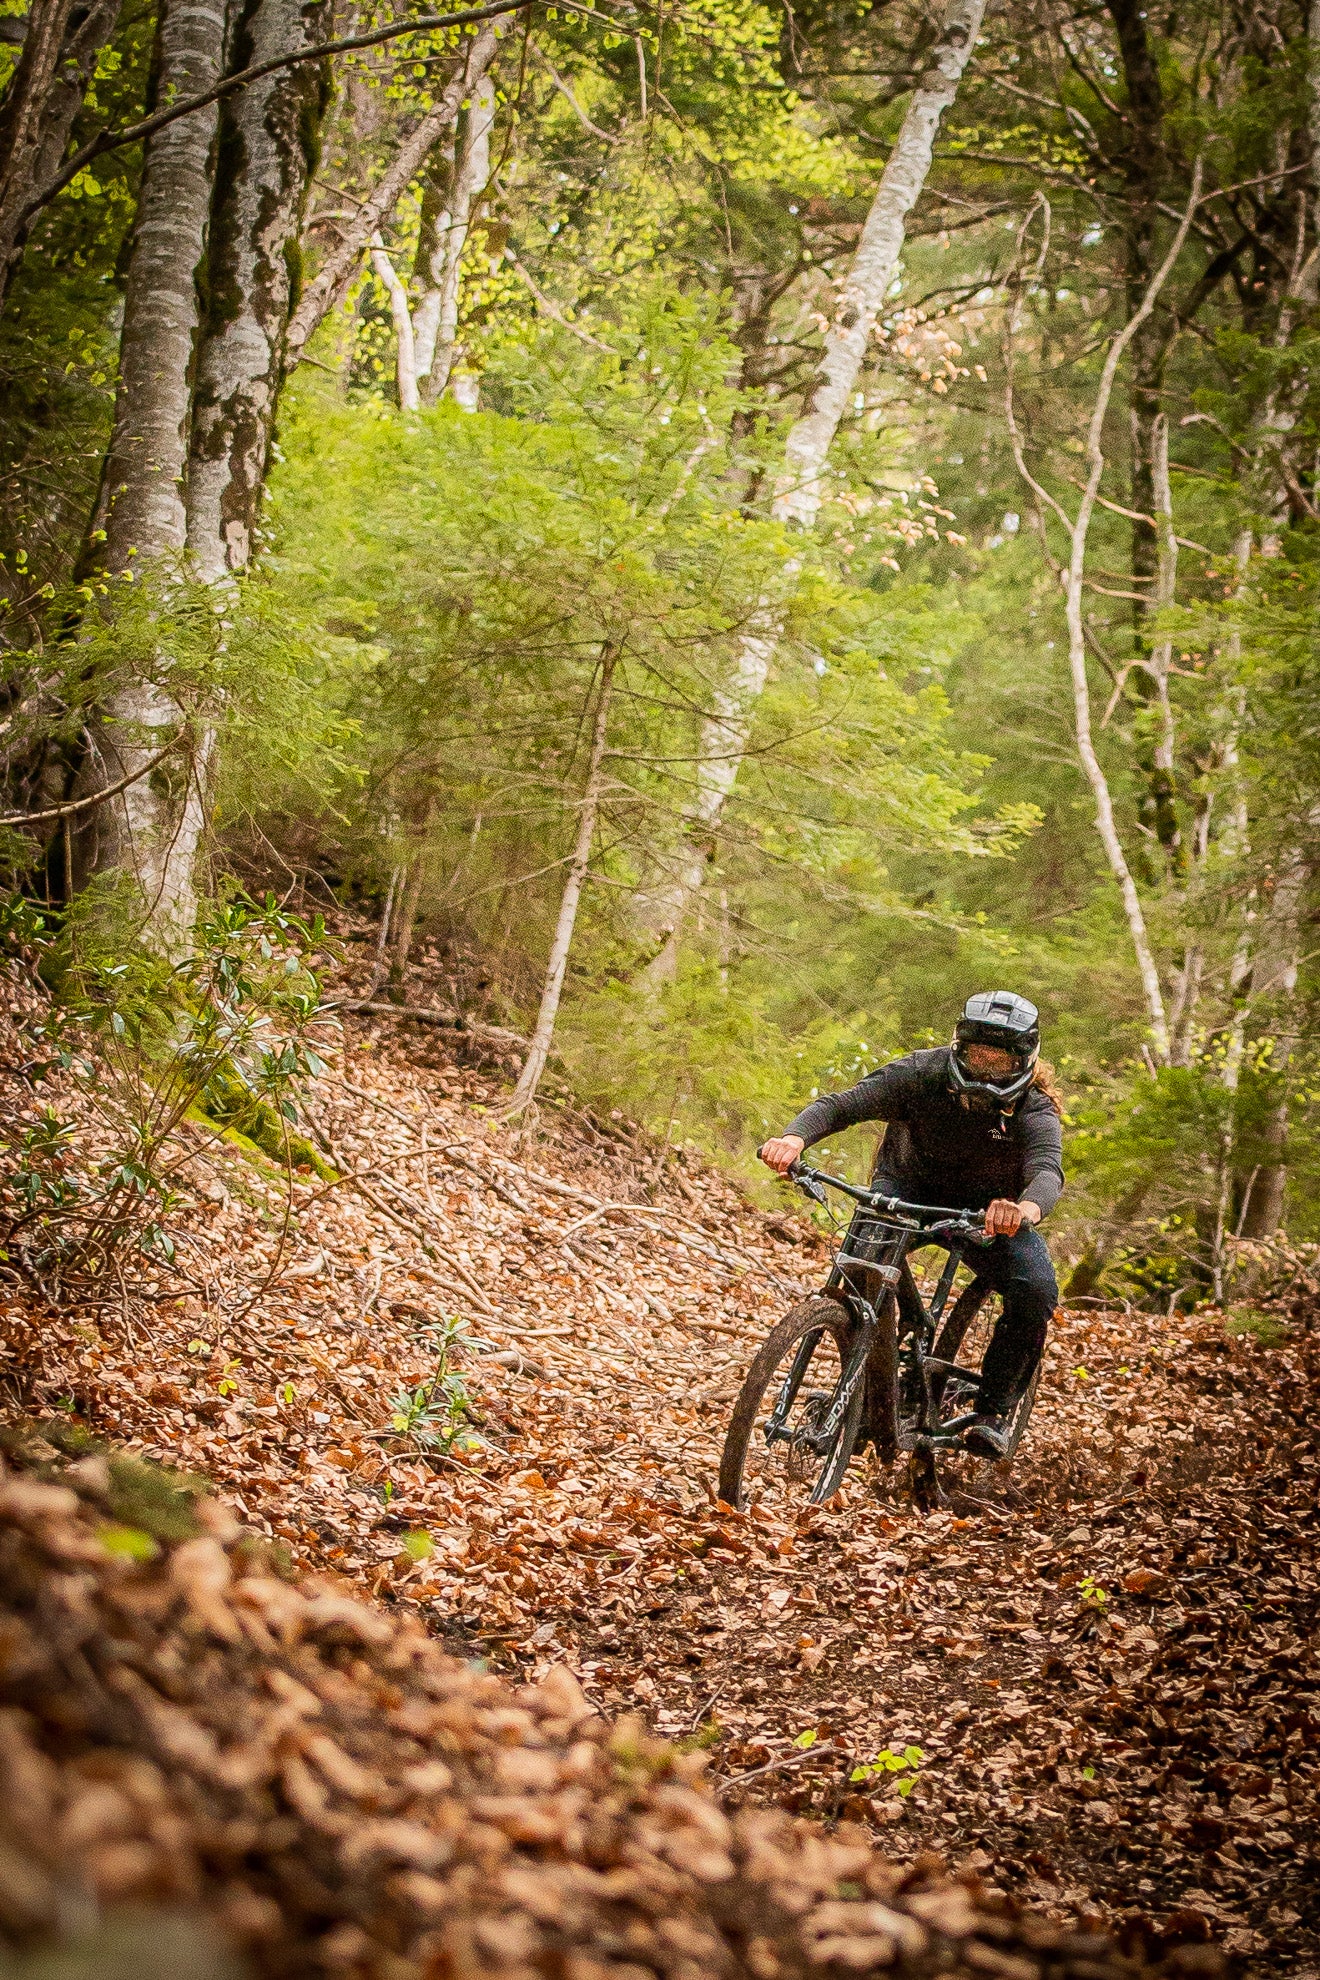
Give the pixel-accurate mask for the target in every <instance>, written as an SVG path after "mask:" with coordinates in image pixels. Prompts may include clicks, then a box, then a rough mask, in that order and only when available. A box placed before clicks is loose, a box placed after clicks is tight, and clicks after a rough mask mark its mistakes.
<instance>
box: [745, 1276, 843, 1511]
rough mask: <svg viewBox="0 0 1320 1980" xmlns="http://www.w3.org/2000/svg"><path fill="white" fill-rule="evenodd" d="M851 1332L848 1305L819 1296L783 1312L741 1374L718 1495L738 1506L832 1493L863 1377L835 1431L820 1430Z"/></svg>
mask: <svg viewBox="0 0 1320 1980" xmlns="http://www.w3.org/2000/svg"><path fill="white" fill-rule="evenodd" d="M855 1334H856V1328H855V1325H854V1323H853V1321H852V1319H851V1317H850V1316H849V1314H848V1311H847V1308H846V1307H844V1306H842V1305H840V1303H839V1301H838V1300H837V1299H829V1298H826V1297H825V1296H824V1295H817V1296H816V1297H815V1298H812V1299H804V1300H803V1301H802V1303H801V1304H800V1305H799V1306H795V1307H793V1309H792V1310H791V1312H789V1313H786V1314H785V1315H784V1318H783V1319H782V1320H781V1321H780V1322H779V1325H778V1326H777V1327H776V1328H775V1329H774V1332H773V1333H772V1334H771V1335H770V1337H769V1339H768V1340H767V1341H766V1344H765V1346H764V1347H763V1348H762V1349H761V1351H760V1353H759V1354H758V1355H757V1357H756V1359H755V1361H754V1362H753V1363H752V1365H751V1367H750V1369H749V1370H748V1372H747V1379H746V1381H745V1382H744V1383H743V1385H742V1388H741V1389H740V1391H739V1393H738V1400H737V1402H736V1403H735V1404H734V1410H733V1416H732V1419H731V1421H730V1423H729V1432H728V1435H727V1436H726V1438H725V1440H724V1455H723V1457H722V1458H721V1460H720V1497H721V1498H722V1499H723V1500H724V1502H725V1504H726V1505H730V1506H737V1507H740V1508H741V1507H742V1506H744V1505H746V1503H747V1500H748V1499H749V1498H751V1497H756V1498H762V1497H768V1498H772V1499H773V1498H778V1499H780V1500H782V1501H785V1502H790V1503H791V1502H792V1501H794V1500H799V1501H802V1500H805V1502H806V1503H807V1504H808V1505H813V1506H818V1505H821V1504H823V1503H824V1501H825V1500H826V1499H831V1498H833V1496H834V1494H835V1492H837V1491H838V1489H839V1483H840V1481H841V1479H842V1478H843V1474H844V1472H845V1471H846V1470H847V1469H848V1462H849V1459H850V1458H851V1457H852V1454H853V1450H854V1447H855V1445H856V1443H857V1432H858V1427H859V1425H860V1422H861V1415H862V1398H863V1394H864V1391H865V1387H866V1384H865V1380H863V1381H860V1382H858V1384H857V1387H856V1389H855V1390H854V1392H853V1396H852V1399H851V1401H850V1402H849V1404H848V1408H847V1410H846V1411H845V1413H844V1417H843V1421H842V1422H841V1423H840V1425H839V1427H838V1429H837V1430H836V1431H835V1433H834V1436H833V1437H832V1438H831V1439H830V1440H829V1441H828V1443H823V1442H822V1437H821V1433H822V1430H823V1426H824V1425H825V1423H826V1421H827V1419H828V1417H829V1414H830V1410H831V1408H832V1406H833V1404H834V1400H835V1397H836V1396H837V1394H838V1390H839V1385H840V1383H841V1381H842V1380H843V1375H844V1371H845V1369H846V1368H847V1366H848V1359H849V1355H850V1353H851V1351H852V1345H853V1341H854V1337H855Z"/></svg>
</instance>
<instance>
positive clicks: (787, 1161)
mask: <svg viewBox="0 0 1320 1980" xmlns="http://www.w3.org/2000/svg"><path fill="white" fill-rule="evenodd" d="M806 1145H807V1144H806V1142H805V1141H804V1140H803V1139H802V1136H801V1135H800V1134H780V1135H776V1136H775V1138H774V1139H773V1141H767V1142H765V1143H764V1145H763V1146H762V1147H761V1148H759V1149H758V1150H757V1153H758V1154H759V1156H760V1157H761V1160H762V1161H763V1162H764V1163H765V1164H766V1165H767V1167H769V1168H771V1169H773V1170H774V1171H775V1173H776V1174H777V1175H781V1176H786V1175H787V1174H788V1172H789V1170H790V1169H791V1168H792V1166H793V1164H794V1163H795V1162H796V1161H797V1158H798V1156H799V1155H800V1154H801V1153H802V1151H803V1149H804V1148H805V1147H806Z"/></svg>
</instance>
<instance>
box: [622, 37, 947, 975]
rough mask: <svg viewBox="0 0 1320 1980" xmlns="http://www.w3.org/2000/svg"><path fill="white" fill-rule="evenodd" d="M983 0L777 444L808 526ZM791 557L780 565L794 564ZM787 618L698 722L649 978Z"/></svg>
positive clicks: (662, 966)
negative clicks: (680, 841)
mask: <svg viewBox="0 0 1320 1980" xmlns="http://www.w3.org/2000/svg"><path fill="white" fill-rule="evenodd" d="M985 6H986V0H950V3H949V5H948V6H947V7H946V10H945V13H944V18H943V22H942V24H941V27H940V32H939V37H938V39H937V40H936V43H935V46H934V48H933V49H932V50H931V54H930V59H929V62H928V64H927V67H926V69H925V71H924V72H923V74H922V76H921V78H920V80H919V81H918V83H917V86H916V89H915V90H914V91H913V93H912V100H911V102H910V103H909V105H908V109H907V115H906V116H905V117H904V119H903V125H902V129H901V130H900V131H899V134H898V139H897V141H896V143H895V145H894V149H893V151H892V152H891V154H890V157H889V162H888V164H887V165H886V166H885V169H884V172H883V174H882V176H881V180H880V186H879V190H878V191H877V193H876V196H875V199H874V200H873V202H872V204H871V210H870V212H869V213H868V214H867V217H866V223H865V225H864V226H863V228H862V233H861V239H860V240H859V242H858V244H857V253H856V255H855V256H854V259H853V264H852V268H851V269H850V271H849V274H848V279H847V280H846V282H845V283H844V285H843V289H842V291H841V293H840V296H839V301H838V305H837V307H836V309H835V314H834V321H833V322H832V323H831V325H830V326H829V328H828V329H827V330H826V332H825V345H824V349H823V350H822V352H821V355H820V359H819V362H818V363H817V366H816V370H815V374H814V376H813V378H812V382H811V387H810V390H809V391H808V393H807V399H806V404H805V406H804V408H803V411H802V415H801V417H800V418H799V419H798V420H797V421H796V423H795V424H794V426H793V427H792V429H791V431H790V433H789V436H788V441H787V444H786V446H785V452H784V472H783V474H782V476H781V477H780V481H779V485H778V488H777V491H776V495H775V501H774V514H775V516H776V518H777V519H778V520H779V521H781V522H787V523H791V524H795V525H796V526H797V527H799V528H801V529H810V528H811V527H812V525H813V524H814V523H815V520H816V517H817V515H818V514H819V511H820V505H821V502H822V500H823V499H824V492H825V484H824V475H825V469H826V464H827V462H828V459H829V452H830V448H831V447H832V446H833V444H834V436H835V434H836V433H837V432H838V430H839V423H840V421H841V420H842V418H843V416H844V414H845V412H846V411H847V409H848V406H849V404H850V402H851V399H852V394H853V391H854V388H855V387H856V384H857V379H858V376H859V374H860V372H861V369H862V365H863V363H864V362H865V359H866V351H867V346H868V344H869V342H870V338H871V333H872V331H873V330H874V328H875V325H876V320H877V318H878V317H879V316H880V314H881V312H882V310H883V308H884V304H885V299H886V297H887V296H888V294H889V290H890V287H891V285H892V283H893V280H894V277H895V275H896V274H897V272H898V263H899V257H900V255H901V254H902V252H903V242H904V239H905V236H906V227H907V216H908V214H909V213H910V212H911V211H912V208H913V206H914V205H915V203H916V201H917V198H918V197H919V195H920V193H921V190H922V188H923V186H924V185H925V183H926V178H927V175H928V174H929V172H930V163H931V157H932V155H933V151H934V145H935V137H936V133H937V132H938V130H939V126H940V119H941V118H942V117H943V115H944V113H945V111H946V110H947V109H948V108H949V106H950V104H952V102H953V101H954V99H955V97H956V96H957V94H958V86H959V84H960V83H961V81H962V77H963V71H964V70H965V68H966V66H967V61H968V57H969V56H970V54H971V52H972V49H973V47H974V46H975V44H976V37H977V35H978V34H979V33H980V31H981V21H982V18H983V16H984V14H985ZM796 572H797V565H796V561H795V560H792V561H790V563H789V566H788V569H787V572H786V576H788V577H789V578H790V579H791V578H792V577H794V576H796ZM782 631H783V618H782V615H781V614H780V612H779V611H778V609H777V608H776V607H774V606H773V605H769V604H767V608H766V609H765V610H764V611H763V612H761V613H760V614H758V616H757V619H756V621H755V622H754V623H753V624H752V625H751V626H750V627H749V628H748V630H747V632H746V633H745V634H744V635H743V638H742V640H741V641H740V643H739V646H738V650H737V654H736V656H735V659H734V663H733V666H732V668H731V670H730V674H729V677H728V679H727V681H726V682H724V683H723V684H722V685H721V686H720V687H719V688H718V689H717V690H716V691H715V693H714V694H713V696H712V706H711V709H710V711H709V713H708V715H707V716H706V718H705V720H704V721H703V723H702V726H701V736H700V742H699V745H698V752H697V764H696V770H695V782H696V786H697V791H696V796H695V798H694V799H693V802H692V804H691V806H690V808H689V812H688V816H687V819H686V829H685V836H684V845H683V848H682V850H681V854H680V858H679V861H678V863H677V865H676V868H675V871H674V872H673V874H672V875H671V876H670V878H669V880H668V881H667V882H666V884H665V885H664V886H662V887H660V888H658V889H656V890H655V892H654V893H653V895H652V897H651V901H650V904H649V916H650V918H651V919H652V920H653V921H654V922H655V924H656V927H657V931H658V932H663V933H664V937H665V939H664V943H663V946H662V947H661V949H660V950H659V953H658V954H657V955H656V956H655V957H654V958H653V959H652V961H651V962H650V963H648V964H647V966H646V968H645V969H644V970H643V971H642V974H641V980H642V981H643V982H644V983H646V984H649V985H651V986H652V987H654V986H656V985H658V984H659V983H661V982H663V981H665V980H666V979H668V978H670V977H672V976H673V974H674V971H675V969H676V968H677V964H678V944H679V939H680V935H681V931H682V925H683V921H684V918H685V916H686V914H687V910H688V907H689V905H690V903H691V901H692V899H693V897H694V896H695V895H696V893H697V892H698V890H699V889H700V887H701V884H702V880H703V879H704V877H705V873H706V869H707V866H708V864H709V849H710V846H711V841H712V837H713V834H714V831H715V828H716V826H717V825H718V822H719V819H720V816H721V814H722V812H723V810H724V806H725V804H726V803H727V801H728V798H729V794H730V792H731V791H732V790H733V787H734V785H735V784H736V782H737V780H738V772H739V769H740V767H741V764H742V759H743V756H744V755H745V753H746V749H747V743H748V738H749V737H750V735H751V728H752V721H753V718H754V716H755V711H756V705H757V702H758V701H759V699H760V697H761V694H762V692H763V690H764V688H765V684H766V681H767V680H768V678H769V674H770V667H771V665H772V663H773V660H774V656H775V650H776V648H777V647H778V645H779V641H780V638H781V636H782Z"/></svg>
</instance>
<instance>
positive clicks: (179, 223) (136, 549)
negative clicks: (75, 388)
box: [84, 0, 225, 571]
mask: <svg viewBox="0 0 1320 1980" xmlns="http://www.w3.org/2000/svg"><path fill="white" fill-rule="evenodd" d="M224 39H225V5H224V0H164V4H163V6H162V9H161V16H160V24H159V28H158V31H157V60H156V80H155V88H154V90H153V97H154V99H155V102H156V103H160V102H161V101H165V102H168V101H169V100H170V98H171V97H184V96H195V95H199V94H200V93H201V92H202V91H203V90H205V89H207V88H209V87H210V85H211V84H212V83H213V82H215V81H216V80H217V78H218V77H219V75H220V73H221V69H222V65H223V61H224ZM153 107H154V105H153ZM218 118H219V110H218V108H217V107H216V106H214V105H213V106H212V107H211V108H209V109H206V110H196V111H194V112H193V114H192V115H191V116H190V117H183V118H181V119H180V120H179V122H178V123H177V124H167V125H166V127H165V129H164V130H162V131H158V132H157V133H156V135H155V137H153V138H150V139H149V140H148V142H147V145H146V150H145V156H144V158H143V161H142V180H141V185H140V187H139V189H138V203H137V216H136V220H135V222H134V228H133V245H132V248H131V250H130V254H129V261H128V270H127V275H126V278H125V284H124V324H123V330H122V332H121V336H120V345H119V386H118V392H117V394H116V399H115V422H114V428H113V431H112V433H111V436H110V445H109V448H108V450H107V452H106V457H105V462H104V465H103V467H102V470H101V486H100V492H99V493H98V495H97V499H96V507H95V510H94V512H93V516H92V525H91V528H92V534H91V538H90V548H89V550H88V552H86V553H85V554H84V563H85V564H86V563H91V564H95V565H100V566H102V567H104V568H105V569H106V570H110V571H122V570H123V569H124V568H125V567H126V565H127V563H128V560H129V557H130V555H134V556H136V557H137V558H138V559H139V560H141V559H144V558H150V557H158V556H160V555H161V554H162V553H165V552H169V551H181V550H182V549H183V547H184V545H185V543H186V541H187V534H188V521H187V511H186V508H185V495H184V475H185V471H186V468H187V464H188V435H189V408H190V399H191V391H190V387H191V382H192V358H193V344H194V340H195V338H196V335H197V323H198V293H197V277H198V273H199V268H200V264H201V261H202V256H203V254H204V252H205V246H206V227H207V220H208V218H209V214H210V205H211V146H212V143H213V140H214V137H215V129H216V124H217V121H218Z"/></svg>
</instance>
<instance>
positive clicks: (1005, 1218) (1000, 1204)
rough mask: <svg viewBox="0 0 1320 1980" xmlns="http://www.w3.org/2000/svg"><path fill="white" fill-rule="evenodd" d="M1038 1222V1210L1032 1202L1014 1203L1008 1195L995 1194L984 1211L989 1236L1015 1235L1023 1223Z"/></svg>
mask: <svg viewBox="0 0 1320 1980" xmlns="http://www.w3.org/2000/svg"><path fill="white" fill-rule="evenodd" d="M1033 1211H1035V1215H1034V1216H1033V1215H1032V1212H1033ZM1039 1222H1040V1211H1039V1209H1038V1208H1037V1206H1036V1205H1035V1204H1034V1203H1014V1201H1013V1199H1012V1198H1011V1197H1008V1196H997V1197H996V1198H995V1200H994V1202H993V1203H991V1204H989V1205H988V1206H987V1209H986V1213H985V1227H986V1230H987V1231H988V1232H989V1233H990V1236H991V1237H1016V1236H1017V1234H1018V1232H1019V1231H1020V1230H1021V1228H1022V1226H1023V1225H1024V1224H1038V1223H1039Z"/></svg>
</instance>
